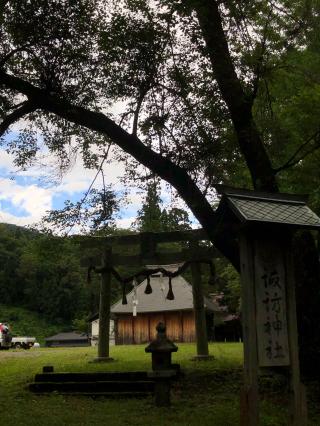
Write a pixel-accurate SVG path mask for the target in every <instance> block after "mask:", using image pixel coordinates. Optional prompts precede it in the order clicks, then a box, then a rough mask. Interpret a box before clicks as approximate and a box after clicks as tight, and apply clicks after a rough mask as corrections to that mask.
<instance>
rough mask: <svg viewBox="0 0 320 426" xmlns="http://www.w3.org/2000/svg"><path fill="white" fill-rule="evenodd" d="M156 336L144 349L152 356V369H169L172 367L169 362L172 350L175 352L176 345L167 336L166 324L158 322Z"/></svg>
mask: <svg viewBox="0 0 320 426" xmlns="http://www.w3.org/2000/svg"><path fill="white" fill-rule="evenodd" d="M156 330H157V332H158V333H157V337H156V339H155V340H153V341H152V342H151V343H150V344H149V345H148V346H147V347H146V349H145V351H146V352H147V353H149V352H150V353H151V356H152V370H153V371H158V370H170V369H173V368H174V367H173V366H172V363H171V354H172V352H177V350H178V347H177V346H176V345H175V344H174V343H173V342H172V341H171V340H169V339H168V338H167V335H166V326H165V325H164V324H163V323H162V322H159V324H158V325H157V327H156Z"/></svg>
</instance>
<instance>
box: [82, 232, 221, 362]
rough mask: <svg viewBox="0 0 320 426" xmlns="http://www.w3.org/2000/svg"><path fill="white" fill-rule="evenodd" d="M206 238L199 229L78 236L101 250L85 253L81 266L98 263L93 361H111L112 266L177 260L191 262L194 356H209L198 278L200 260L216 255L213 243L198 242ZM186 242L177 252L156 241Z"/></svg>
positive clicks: (177, 261)
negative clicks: (134, 249)
mask: <svg viewBox="0 0 320 426" xmlns="http://www.w3.org/2000/svg"><path fill="white" fill-rule="evenodd" d="M201 240H208V237H207V236H206V234H205V232H204V231H203V230H202V229H197V230H191V231H173V232H158V233H153V232H143V233H140V234H133V235H122V236H111V237H87V238H82V239H81V240H80V246H81V248H83V249H86V248H98V249H100V251H101V254H100V255H98V256H95V257H85V258H83V259H82V260H81V266H85V267H92V266H94V267H100V269H99V270H98V272H100V273H101V286H100V305H99V343H98V357H97V358H96V361H110V360H112V359H111V358H110V356H109V355H110V352H109V332H110V331H109V327H110V305H111V273H112V272H111V270H112V268H113V267H115V266H120V265H125V266H144V265H146V264H153V265H166V264H173V263H180V262H188V263H190V264H191V273H192V289H193V304H194V314H195V329H196V341H197V355H196V357H195V358H196V359H208V358H210V355H209V349H208V340H207V330H206V318H205V309H204V303H203V292H202V282H201V270H200V263H202V262H203V263H210V262H211V260H212V258H214V257H218V252H217V250H216V249H215V248H214V247H210V248H205V247H201V246H199V241H201ZM183 241H184V242H187V243H188V246H189V247H188V248H187V249H183V250H181V251H179V252H171V253H160V252H158V251H157V245H158V244H161V243H172V242H183ZM117 245H118V246H124V245H139V246H140V253H139V254H137V255H131V256H124V255H120V254H115V253H114V252H113V247H114V246H117Z"/></svg>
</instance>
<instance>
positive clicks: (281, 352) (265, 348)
mask: <svg viewBox="0 0 320 426" xmlns="http://www.w3.org/2000/svg"><path fill="white" fill-rule="evenodd" d="M254 252H255V255H254V270H255V279H254V281H255V295H256V315H257V321H256V326H257V340H258V364H259V366H260V367H275V366H285V365H290V355H289V341H288V325H287V306H286V276H285V267H284V258H283V254H282V251H281V248H280V247H279V246H278V245H277V242H276V241H270V240H264V241H263V242H259V241H255V250H254Z"/></svg>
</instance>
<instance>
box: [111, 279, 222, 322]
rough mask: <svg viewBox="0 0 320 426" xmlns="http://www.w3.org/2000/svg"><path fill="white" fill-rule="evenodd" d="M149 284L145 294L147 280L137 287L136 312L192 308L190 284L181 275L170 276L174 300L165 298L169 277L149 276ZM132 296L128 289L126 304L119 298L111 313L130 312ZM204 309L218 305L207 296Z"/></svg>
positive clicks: (217, 307) (212, 309)
mask: <svg viewBox="0 0 320 426" xmlns="http://www.w3.org/2000/svg"><path fill="white" fill-rule="evenodd" d="M150 284H151V287H152V293H151V294H145V292H144V291H145V287H146V285H147V280H146V279H145V280H144V281H142V283H140V284H139V285H138V286H137V288H136V292H137V299H138V306H137V312H138V314H139V312H140V313H143V312H163V311H176V310H191V309H193V296H192V286H191V285H190V284H189V283H188V282H187V281H186V280H185V279H184V278H183V277H182V276H177V277H175V278H172V290H173V293H174V297H175V298H174V300H168V299H166V295H167V293H168V290H169V279H168V278H167V277H163V278H161V277H159V276H151V277H150ZM133 296H134V292H133V291H130V292H129V293H128V294H127V300H128V304H127V305H122V301H121V300H119V301H118V302H116V303H115V304H114V305H112V307H111V313H112V314H124V313H131V314H132V310H133ZM203 299H204V300H203V302H204V306H205V308H206V310H208V311H211V312H214V311H219V306H218V305H217V304H216V303H214V302H212V301H211V300H210V299H208V298H207V297H204V298H203Z"/></svg>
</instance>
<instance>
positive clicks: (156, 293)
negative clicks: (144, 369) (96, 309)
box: [90, 273, 220, 345]
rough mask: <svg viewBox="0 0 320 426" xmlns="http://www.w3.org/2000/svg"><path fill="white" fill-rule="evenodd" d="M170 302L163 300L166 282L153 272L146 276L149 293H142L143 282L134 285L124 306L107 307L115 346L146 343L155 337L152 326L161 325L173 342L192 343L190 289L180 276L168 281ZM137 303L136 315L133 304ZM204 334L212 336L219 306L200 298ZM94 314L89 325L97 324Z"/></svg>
mask: <svg viewBox="0 0 320 426" xmlns="http://www.w3.org/2000/svg"><path fill="white" fill-rule="evenodd" d="M171 283H172V290H173V294H174V300H168V299H167V298H166V296H167V293H168V289H169V279H168V278H167V277H163V276H162V274H161V273H157V274H155V275H152V276H151V277H150V284H151V287H152V293H151V294H145V288H146V286H147V280H144V281H143V282H142V283H141V284H139V285H137V287H136V288H135V289H133V290H132V291H131V292H130V293H129V294H128V295H127V300H128V304H127V305H123V304H122V300H119V301H118V302H116V303H115V304H114V305H113V306H112V307H111V314H112V317H113V319H114V334H115V344H118V345H121V344H139V343H146V342H150V341H151V340H153V339H155V337H156V326H157V324H158V323H159V322H163V323H164V324H165V326H166V329H167V336H168V338H169V339H170V340H173V341H175V342H194V341H196V335H195V320H194V311H193V296H192V286H191V285H190V284H189V283H188V282H187V281H186V280H185V279H184V278H183V277H181V276H178V277H175V278H172V281H171ZM134 300H137V305H136V315H133V313H134V303H133V301H134ZM204 306H205V310H206V319H207V332H208V337H209V339H212V338H213V336H214V312H219V311H220V307H219V306H218V305H217V304H215V303H214V302H212V301H211V300H210V299H208V298H206V297H205V298H204ZM98 318H99V317H98V314H96V315H95V316H92V317H91V318H90V320H91V321H92V323H95V327H96V322H97V321H98Z"/></svg>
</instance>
